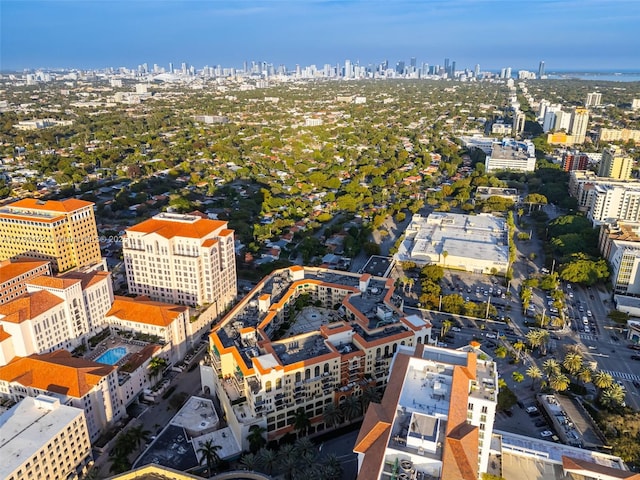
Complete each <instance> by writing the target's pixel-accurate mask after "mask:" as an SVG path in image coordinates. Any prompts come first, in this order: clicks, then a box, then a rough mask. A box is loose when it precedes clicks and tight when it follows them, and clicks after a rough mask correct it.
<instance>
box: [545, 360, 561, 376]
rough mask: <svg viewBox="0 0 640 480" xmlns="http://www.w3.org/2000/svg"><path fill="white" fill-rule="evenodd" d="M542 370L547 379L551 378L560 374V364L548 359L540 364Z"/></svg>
mask: <svg viewBox="0 0 640 480" xmlns="http://www.w3.org/2000/svg"><path fill="white" fill-rule="evenodd" d="M542 370H543V371H544V373H545V375H547V377H552V376H554V375H558V374H559V373H560V364H559V363H558V361H557V360H555V359H553V358H550V359H548V360H545V361H544V363H543V364H542Z"/></svg>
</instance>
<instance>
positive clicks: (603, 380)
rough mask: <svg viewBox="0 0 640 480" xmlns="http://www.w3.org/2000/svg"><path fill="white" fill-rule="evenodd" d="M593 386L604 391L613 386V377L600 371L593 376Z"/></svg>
mask: <svg viewBox="0 0 640 480" xmlns="http://www.w3.org/2000/svg"><path fill="white" fill-rule="evenodd" d="M593 384H594V385H595V386H596V387H598V388H599V389H601V390H604V389H606V388H609V387H610V386H611V385H613V377H612V376H611V375H609V374H608V373H607V372H604V371H602V370H598V371H597V372H596V374H595V375H594V376H593Z"/></svg>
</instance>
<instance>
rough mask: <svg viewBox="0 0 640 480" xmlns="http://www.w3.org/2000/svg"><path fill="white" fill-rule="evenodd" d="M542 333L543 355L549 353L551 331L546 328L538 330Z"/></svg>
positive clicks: (541, 347)
mask: <svg viewBox="0 0 640 480" xmlns="http://www.w3.org/2000/svg"><path fill="white" fill-rule="evenodd" d="M538 331H539V332H540V333H539V335H540V349H541V353H542V354H543V355H546V353H547V343H549V332H547V331H546V330H538Z"/></svg>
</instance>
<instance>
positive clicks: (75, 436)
mask: <svg viewBox="0 0 640 480" xmlns="http://www.w3.org/2000/svg"><path fill="white" fill-rule="evenodd" d="M0 458H1V459H2V461H1V462H0V478H3V479H5V480H22V479H32V480H40V479H54V478H64V479H67V480H75V479H79V478H82V477H83V476H84V473H86V470H87V465H88V464H89V462H91V444H90V442H89V432H88V431H87V423H86V421H85V419H84V413H83V411H82V409H80V408H75V407H70V406H67V405H64V404H61V403H60V400H58V399H57V398H53V397H49V396H46V395H38V396H37V397H35V398H31V397H27V398H25V399H23V400H21V401H20V402H19V403H18V404H17V405H15V406H14V407H13V408H11V409H10V410H9V411H7V412H5V413H4V414H2V415H0Z"/></svg>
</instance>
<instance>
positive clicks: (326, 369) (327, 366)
mask: <svg viewBox="0 0 640 480" xmlns="http://www.w3.org/2000/svg"><path fill="white" fill-rule="evenodd" d="M324 373H329V364H328V363H325V364H324Z"/></svg>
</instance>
